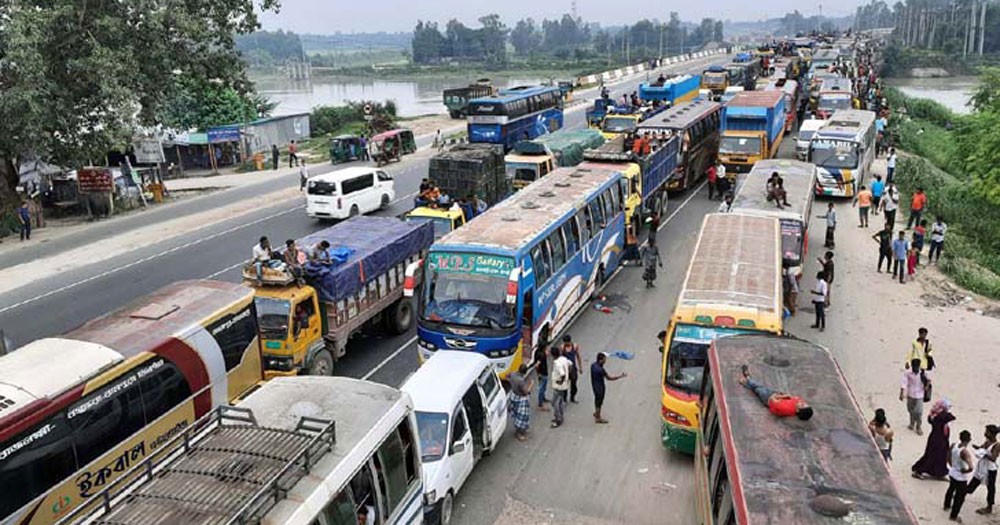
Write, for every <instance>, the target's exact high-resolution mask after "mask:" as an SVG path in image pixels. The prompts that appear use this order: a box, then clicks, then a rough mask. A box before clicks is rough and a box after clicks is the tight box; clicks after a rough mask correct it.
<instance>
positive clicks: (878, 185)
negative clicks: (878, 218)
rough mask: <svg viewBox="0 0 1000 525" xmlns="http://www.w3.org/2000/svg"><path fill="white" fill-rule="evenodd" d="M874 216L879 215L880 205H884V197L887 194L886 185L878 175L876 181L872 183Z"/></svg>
mask: <svg viewBox="0 0 1000 525" xmlns="http://www.w3.org/2000/svg"><path fill="white" fill-rule="evenodd" d="M871 192H872V215H878V208H879V205H880V204H881V203H882V195H883V194H884V193H885V183H884V182H882V176H881V175H876V176H875V180H873V181H872V189H871Z"/></svg>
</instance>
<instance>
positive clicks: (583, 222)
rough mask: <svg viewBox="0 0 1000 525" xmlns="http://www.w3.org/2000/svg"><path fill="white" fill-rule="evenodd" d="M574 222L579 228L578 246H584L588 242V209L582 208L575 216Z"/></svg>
mask: <svg viewBox="0 0 1000 525" xmlns="http://www.w3.org/2000/svg"><path fill="white" fill-rule="evenodd" d="M576 222H577V223H578V224H579V227H580V245H581V246H584V245H586V244H587V242H588V241H590V208H588V207H586V206H584V207H583V209H582V210H580V212H579V213H577V214H576Z"/></svg>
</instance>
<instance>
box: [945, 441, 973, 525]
mask: <svg viewBox="0 0 1000 525" xmlns="http://www.w3.org/2000/svg"><path fill="white" fill-rule="evenodd" d="M958 440H959V442H958V443H952V445H951V450H950V451H949V452H948V490H946V491H945V493H944V510H951V513H950V514H949V515H948V519H949V520H951V521H957V522H959V523H962V518H960V517H959V516H958V513H959V512H961V511H962V504H964V503H965V495H966V494H967V493H968V487H967V486H966V483H968V482H969V478H970V477H971V474H972V453H971V452H969V442H971V441H972V434H970V433H969V431H968V430H963V431H961V432H959V433H958Z"/></svg>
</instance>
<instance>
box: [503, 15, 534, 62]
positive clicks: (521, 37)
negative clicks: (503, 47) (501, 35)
mask: <svg viewBox="0 0 1000 525" xmlns="http://www.w3.org/2000/svg"><path fill="white" fill-rule="evenodd" d="M510 43H511V45H512V46H514V52H515V53H517V54H518V55H521V56H526V55H530V54H531V53H534V52H535V51H538V49H539V48H540V47H541V44H542V33H541V32H540V31H539V30H538V27H537V26H535V21H534V20H532V19H531V18H527V19H523V20H518V22H517V25H515V26H514V29H513V30H512V31H511V32H510Z"/></svg>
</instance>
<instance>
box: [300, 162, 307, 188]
mask: <svg viewBox="0 0 1000 525" xmlns="http://www.w3.org/2000/svg"><path fill="white" fill-rule="evenodd" d="M308 181H309V170H307V169H306V161H305V159H302V165H301V166H299V191H303V190H305V189H306V182H308Z"/></svg>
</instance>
